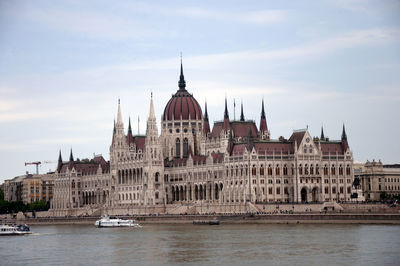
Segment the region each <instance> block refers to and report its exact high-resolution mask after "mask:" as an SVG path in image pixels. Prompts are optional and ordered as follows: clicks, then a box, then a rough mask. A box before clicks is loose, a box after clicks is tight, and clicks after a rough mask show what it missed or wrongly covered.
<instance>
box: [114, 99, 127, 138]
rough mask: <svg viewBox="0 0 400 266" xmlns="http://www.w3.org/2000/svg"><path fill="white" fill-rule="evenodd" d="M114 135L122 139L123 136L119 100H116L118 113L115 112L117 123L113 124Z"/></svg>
mask: <svg viewBox="0 0 400 266" xmlns="http://www.w3.org/2000/svg"><path fill="white" fill-rule="evenodd" d="M115 135H116V136H117V137H118V138H123V137H124V136H125V132H124V122H122V113H121V101H120V99H118V111H117V123H116V124H115Z"/></svg>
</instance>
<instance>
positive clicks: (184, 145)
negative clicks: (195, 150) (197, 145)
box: [183, 138, 189, 157]
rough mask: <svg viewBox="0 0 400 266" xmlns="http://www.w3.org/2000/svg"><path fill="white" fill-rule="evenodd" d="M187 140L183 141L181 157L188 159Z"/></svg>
mask: <svg viewBox="0 0 400 266" xmlns="http://www.w3.org/2000/svg"><path fill="white" fill-rule="evenodd" d="M188 145H189V144H188V139H187V138H185V139H184V140H183V157H188V155H189V147H188Z"/></svg>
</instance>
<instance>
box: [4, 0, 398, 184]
mask: <svg viewBox="0 0 400 266" xmlns="http://www.w3.org/2000/svg"><path fill="white" fill-rule="evenodd" d="M181 53H182V57H183V67H184V75H185V79H186V84H187V89H188V91H189V92H190V93H193V95H194V97H195V98H196V99H197V101H198V102H199V103H200V104H201V106H204V102H205V101H207V105H208V112H209V117H210V121H217V120H221V119H222V118H223V110H224V98H225V96H226V97H227V99H228V105H229V113H230V117H231V118H233V116H234V113H235V114H236V118H238V117H239V112H240V102H243V106H244V114H245V117H246V119H253V120H255V121H256V123H257V125H258V123H259V120H260V112H261V100H262V99H264V101H265V107H266V115H267V123H268V127H269V130H270V132H271V137H272V138H274V139H277V138H279V136H284V137H286V138H289V137H290V135H291V134H292V132H293V130H295V129H301V128H306V127H308V129H309V131H310V133H311V135H312V136H318V135H319V134H320V131H321V126H323V128H324V132H325V136H328V137H329V138H330V139H340V136H341V131H342V125H343V124H345V126H346V131H347V137H348V141H349V145H350V148H351V149H352V151H353V155H354V159H355V161H358V162H365V161H366V160H373V159H375V160H382V162H383V163H400V142H399V141H398V140H397V139H398V136H399V133H400V123H399V114H400V107H399V106H400V88H399V87H400V86H399V85H400V1H390V0H388V1H373V0H365V1H364V0H322V1H302V0H300V1H251V0H249V1H235V0H229V1H141V2H140V1H101V0H100V1H98V0H96V1H90V0H88V1H42V0H38V1H18V0H16V1H8V0H0V183H1V182H2V181H3V180H5V179H11V178H13V177H15V176H18V175H22V174H25V172H26V171H29V172H31V173H33V172H35V167H34V166H30V165H28V166H25V164H24V163H25V162H33V161H50V162H55V161H57V158H58V153H59V151H60V150H61V153H62V156H63V159H64V160H67V159H68V157H69V153H70V149H71V148H72V150H73V154H74V157H75V158H92V157H93V154H102V155H103V156H104V157H105V158H106V159H107V160H108V159H109V147H110V144H111V137H112V130H113V120H114V119H115V117H116V113H117V103H118V99H119V98H120V100H121V110H122V116H123V119H124V123H125V126H126V127H127V124H128V117H129V116H130V117H131V119H132V126H133V131H134V134H137V133H138V131H140V133H142V134H143V133H144V132H145V126H146V119H147V116H148V113H149V103H150V94H151V92H153V99H154V104H155V112H156V115H157V118H158V123H160V117H161V115H162V113H163V110H164V107H165V105H166V103H167V102H168V100H169V98H170V97H171V95H172V94H173V93H175V92H176V90H177V89H178V79H179V67H180V54H181ZM234 101H235V102H236V109H235V110H234V107H233V102H234ZM138 117H139V118H140V120H139V121H140V122H139V123H138ZM138 125H139V126H138ZM211 126H212V125H211ZM54 169H55V164H54V163H47V164H42V165H41V167H40V169H39V170H40V173H45V172H47V171H49V170H53V171H54Z"/></svg>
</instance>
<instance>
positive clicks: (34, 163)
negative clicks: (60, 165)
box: [25, 161, 56, 175]
mask: <svg viewBox="0 0 400 266" xmlns="http://www.w3.org/2000/svg"><path fill="white" fill-rule="evenodd" d="M47 163H56V162H53V161H41V162H39V161H37V162H26V163H25V166H27V165H36V174H37V175H38V174H39V165H41V164H47Z"/></svg>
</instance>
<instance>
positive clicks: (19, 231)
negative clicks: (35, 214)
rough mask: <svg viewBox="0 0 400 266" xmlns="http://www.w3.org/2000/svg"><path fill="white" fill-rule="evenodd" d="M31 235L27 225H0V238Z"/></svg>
mask: <svg viewBox="0 0 400 266" xmlns="http://www.w3.org/2000/svg"><path fill="white" fill-rule="evenodd" d="M28 234H32V232H31V230H30V228H29V227H28V226H27V225H18V226H12V225H4V224H3V225H0V236H12V235H17V236H20V235H28Z"/></svg>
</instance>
